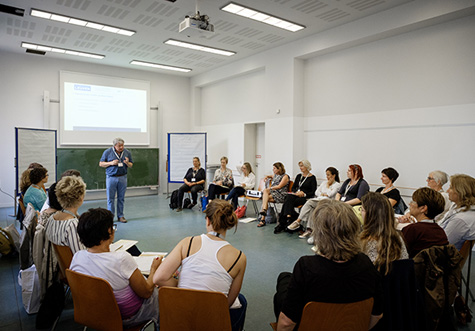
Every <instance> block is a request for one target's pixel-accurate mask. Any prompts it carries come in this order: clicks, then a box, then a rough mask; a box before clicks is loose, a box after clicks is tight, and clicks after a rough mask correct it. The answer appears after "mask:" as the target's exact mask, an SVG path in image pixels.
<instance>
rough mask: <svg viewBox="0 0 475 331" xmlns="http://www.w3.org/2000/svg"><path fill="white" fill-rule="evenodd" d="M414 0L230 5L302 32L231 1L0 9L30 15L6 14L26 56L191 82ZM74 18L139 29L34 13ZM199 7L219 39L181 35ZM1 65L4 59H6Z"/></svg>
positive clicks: (0, 17)
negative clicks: (29, 48) (32, 48)
mask: <svg viewBox="0 0 475 331" xmlns="http://www.w3.org/2000/svg"><path fill="white" fill-rule="evenodd" d="M410 1H413V0H232V2H234V3H237V4H241V5H243V6H247V7H250V8H253V9H255V10H260V11H263V12H265V13H267V14H271V15H273V16H277V17H280V18H284V19H287V20H289V21H291V22H294V23H298V24H301V25H304V26H305V27H306V28H305V29H303V30H300V31H298V32H288V31H286V30H283V29H280V28H277V27H273V26H270V25H267V24H263V23H259V22H255V21H252V20H250V19H247V18H244V17H240V16H236V15H233V14H230V13H227V12H224V11H222V10H220V8H222V7H224V6H225V5H227V4H229V3H230V2H231V0H198V1H194V0H176V1H175V2H172V1H167V0H0V8H1V7H2V6H1V5H7V6H13V7H18V8H21V9H24V10H25V11H24V16H22V17H21V16H16V15H13V14H9V13H6V12H2V10H0V49H1V50H5V51H8V52H14V53H22V54H24V53H25V51H26V49H25V48H22V47H20V46H21V43H22V42H28V43H37V44H40V45H44V46H50V47H60V48H64V49H70V50H75V51H81V52H89V53H94V54H102V55H105V58H104V59H102V60H99V59H87V58H82V57H77V56H71V55H64V54H54V53H51V52H47V53H46V54H45V55H36V54H28V56H32V57H38V56H46V57H50V58H58V59H60V58H61V59H70V60H74V61H84V62H91V63H100V64H104V65H111V66H118V67H124V68H133V69H139V70H147V71H152V72H161V73H169V74H176V75H180V76H188V77H190V76H193V75H196V74H199V73H203V72H205V71H209V70H211V69H214V68H217V67H220V66H222V65H225V64H228V63H231V62H233V61H236V60H239V59H242V58H245V57H248V56H250V55H253V54H257V53H260V52H262V51H264V50H267V49H270V48H273V47H277V46H280V45H283V44H286V43H289V42H292V41H295V40H297V39H300V38H303V37H307V36H309V35H312V34H315V33H319V32H322V31H324V30H328V29H330V28H333V27H335V26H338V25H342V24H346V23H348V22H351V21H354V20H358V19H361V18H364V17H366V16H369V15H372V14H375V13H378V12H381V11H384V10H388V9H390V8H393V7H396V6H399V5H402V4H404V3H407V2H410ZM31 8H34V9H38V10H44V11H49V12H53V13H55V14H60V15H69V16H72V17H74V18H79V19H84V20H89V21H93V22H98V23H103V24H108V25H111V26H115V27H119V28H123V29H129V30H134V31H136V32H137V33H136V34H135V35H133V36H131V37H127V36H122V35H117V34H113V33H109V32H104V31H99V30H94V29H91V28H86V27H82V26H74V25H71V24H66V23H61V22H56V21H51V20H46V19H42V18H37V17H33V16H31V15H30V9H31ZM196 8H198V10H199V12H200V13H201V14H202V15H203V14H206V15H208V16H209V19H210V23H211V24H213V25H214V30H215V32H214V33H213V34H202V35H199V36H192V37H187V36H186V35H185V34H183V33H179V32H178V25H179V23H180V22H182V21H183V20H184V18H185V15H189V16H193V15H194V14H195V12H196ZM168 39H175V40H180V41H188V42H191V43H195V44H200V45H204V46H210V47H215V48H219V49H225V50H230V51H233V52H236V54H235V55H233V56H229V57H228V56H222V55H215V54H210V53H203V52H199V51H195V50H191V49H184V48H180V47H176V46H171V45H166V44H164V42H165V41H166V40H168ZM132 60H139V61H145V62H152V63H159V64H165V65H170V66H178V67H184V68H190V69H192V71H191V72H189V73H175V72H172V71H165V70H163V69H153V68H146V67H139V66H135V65H132V64H130V62H131V61H132ZM0 61H1V60H0Z"/></svg>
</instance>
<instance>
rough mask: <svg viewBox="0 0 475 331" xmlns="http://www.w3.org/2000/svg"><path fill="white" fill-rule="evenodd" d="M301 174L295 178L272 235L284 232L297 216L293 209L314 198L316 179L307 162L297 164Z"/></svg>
mask: <svg viewBox="0 0 475 331" xmlns="http://www.w3.org/2000/svg"><path fill="white" fill-rule="evenodd" d="M299 167H300V171H301V173H299V174H298V175H297V176H296V177H295V181H294V185H293V186H292V193H291V194H287V195H286V196H285V199H284V204H283V205H282V210H281V212H280V215H279V224H278V225H277V226H276V227H275V229H274V233H279V232H282V231H284V230H285V229H286V228H287V226H288V225H290V223H291V222H292V219H296V218H297V217H298V214H297V213H296V212H295V207H298V206H302V205H303V204H305V202H307V199H310V198H313V197H314V196H315V190H316V189H317V178H316V177H315V176H314V175H313V174H312V173H311V172H310V170H312V165H311V164H310V161H308V160H302V161H300V162H299Z"/></svg>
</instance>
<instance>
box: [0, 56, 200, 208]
mask: <svg viewBox="0 0 475 331" xmlns="http://www.w3.org/2000/svg"><path fill="white" fill-rule="evenodd" d="M60 70H68V71H75V72H85V73H94V74H99V75H107V76H114V77H124V78H130V79H140V80H146V81H150V82H151V98H150V105H151V107H157V106H159V112H160V113H158V112H157V111H156V110H152V111H151V117H150V119H151V145H150V146H149V147H151V148H156V147H158V148H160V164H159V167H160V185H161V189H163V188H166V182H167V179H166V178H167V177H166V172H165V163H166V154H167V141H166V139H167V132H170V131H171V132H181V131H189V130H190V125H191V122H190V121H189V120H188V118H189V114H190V111H189V110H190V97H189V89H190V85H189V78H182V77H179V76H172V75H164V74H161V73H151V72H146V71H142V70H129V69H123V68H116V67H109V66H104V65H99V64H98V65H91V64H86V63H82V62H76V61H70V60H52V59H49V58H48V57H47V56H46V57H41V56H37V55H29V54H25V55H18V54H11V53H6V52H0V77H1V81H2V88H1V89H0V100H1V106H0V109H1V120H0V137H1V141H2V157H1V158H0V169H1V172H0V187H1V189H2V190H3V191H5V192H7V193H9V194H12V195H13V192H14V187H15V168H14V166H13V165H14V157H15V131H14V128H15V127H29V128H48V126H50V127H49V128H52V129H57V128H58V127H59V104H58V103H51V104H50V113H49V120H47V121H46V122H49V123H44V122H45V121H44V120H43V101H42V96H43V92H44V91H49V93H50V98H51V99H52V100H59V71H60ZM111 139H113V137H112V138H111ZM126 144H127V142H126ZM95 147H96V146H95ZM38 152H41V151H38ZM98 161H99V160H98ZM12 205H13V200H12V199H11V198H10V197H8V196H7V195H5V194H3V193H1V192H0V207H5V206H12Z"/></svg>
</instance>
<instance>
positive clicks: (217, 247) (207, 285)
mask: <svg viewBox="0 0 475 331" xmlns="http://www.w3.org/2000/svg"><path fill="white" fill-rule="evenodd" d="M205 212H206V231H207V233H206V234H202V235H201V236H193V237H186V238H185V239H183V240H181V241H180V242H179V243H178V245H176V246H175V248H174V249H173V250H172V251H171V253H170V254H169V255H168V256H167V258H166V259H165V260H164V261H163V262H162V264H161V265H160V267H159V268H158V270H157V272H156V273H155V275H154V276H153V282H154V283H155V284H156V285H158V286H174V287H180V288H188V289H195V290H205V291H216V292H222V293H224V294H225V295H226V296H227V297H228V304H229V307H230V311H229V312H230V314H231V324H232V330H240V329H242V326H243V325H244V318H245V313H246V307H247V301H246V299H245V298H244V296H243V295H242V294H239V292H240V290H241V286H242V281H243V278H244V272H245V271H246V256H245V255H244V254H243V253H242V251H240V250H238V249H236V248H234V247H233V246H231V245H230V244H229V243H228V242H227V241H226V240H225V238H226V232H227V230H229V229H232V228H234V227H235V226H237V224H238V219H237V217H236V214H235V213H234V210H233V207H232V206H231V205H230V204H229V203H227V202H226V201H224V200H213V201H212V202H210V203H209V204H208V206H207V208H206V211H205ZM180 267H181V271H180V272H179V274H178V276H177V275H176V274H177V270H178V268H180Z"/></svg>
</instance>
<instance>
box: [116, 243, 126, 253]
mask: <svg viewBox="0 0 475 331" xmlns="http://www.w3.org/2000/svg"><path fill="white" fill-rule="evenodd" d="M122 246H124V245H120V246H119V247H117V248H116V249H115V251H116V252H117V251H118V250H119V249H121V248H122Z"/></svg>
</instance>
